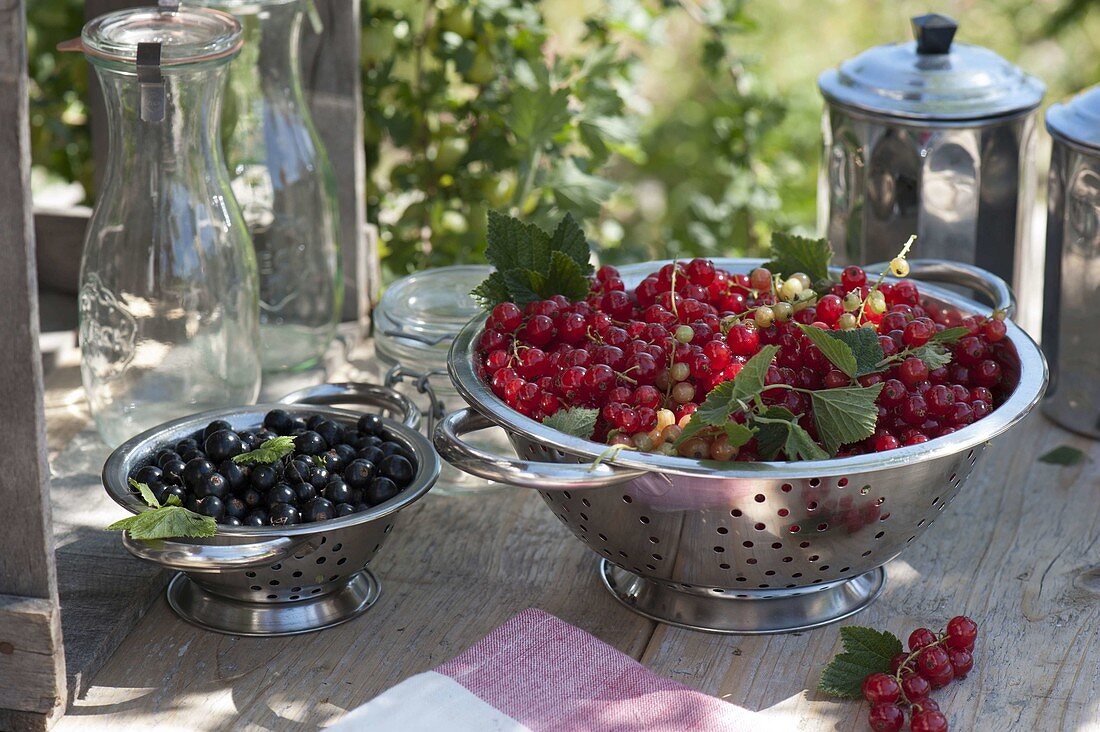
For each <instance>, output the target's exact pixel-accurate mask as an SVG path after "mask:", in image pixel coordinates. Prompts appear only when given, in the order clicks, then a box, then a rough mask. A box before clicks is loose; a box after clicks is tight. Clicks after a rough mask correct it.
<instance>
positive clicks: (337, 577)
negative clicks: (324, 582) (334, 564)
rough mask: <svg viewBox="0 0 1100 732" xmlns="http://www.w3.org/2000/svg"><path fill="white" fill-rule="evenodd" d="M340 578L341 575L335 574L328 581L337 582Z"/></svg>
mask: <svg viewBox="0 0 1100 732" xmlns="http://www.w3.org/2000/svg"><path fill="white" fill-rule="evenodd" d="M338 579H340V575H338V574H334V575H332V576H331V577H329V578H328V581H329V582H335V581H336V580H338Z"/></svg>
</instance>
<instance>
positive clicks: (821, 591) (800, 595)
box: [600, 559, 886, 635]
mask: <svg viewBox="0 0 1100 732" xmlns="http://www.w3.org/2000/svg"><path fill="white" fill-rule="evenodd" d="M600 578H601V579H602V580H603V584H604V587H606V588H607V589H608V591H609V592H610V593H611V594H612V595H613V596H614V597H615V599H617V600H618V601H619V602H621V603H622V604H623V605H626V606H627V607H628V608H630V609H631V610H633V611H634V612H636V613H638V614H639V615H644V616H646V617H647V618H652V619H653V620H656V621H658V622H661V623H667V624H669V625H678V626H680V627H681V628H690V629H692V630H703V631H707V632H710V633H736V634H743V635H759V634H765V633H793V632H795V631H799V630H807V629H809V628H816V627H818V626H820V625H826V624H828V623H833V622H836V621H837V620H841V619H843V618H846V617H848V616H849V615H853V614H854V613H857V612H859V611H860V610H862V609H863V608H865V607H867V606H868V605H869V604H871V603H872V602H873V601H874V600H875V598H876V597H878V594H879V593H880V592H882V588H883V586H884V585H885V583H886V573H885V571H884V570H883V569H882V567H878V568H877V569H873V570H871V571H870V572H867V573H866V574H862V575H860V576H858V577H854V578H852V579H848V580H842V581H840V582H832V583H829V584H827V585H813V586H811V587H800V588H797V589H772V590H742V589H737V590H715V589H711V588H705V587H684V586H683V585H676V586H675V588H674V587H672V586H670V585H671V584H672V583H664V582H657V581H654V580H651V579H647V578H645V577H640V576H638V575H636V574H634V573H633V572H628V571H627V570H625V569H623V568H621V567H618V566H616V565H614V564H612V563H611V562H609V561H607V560H606V559H601V560H600Z"/></svg>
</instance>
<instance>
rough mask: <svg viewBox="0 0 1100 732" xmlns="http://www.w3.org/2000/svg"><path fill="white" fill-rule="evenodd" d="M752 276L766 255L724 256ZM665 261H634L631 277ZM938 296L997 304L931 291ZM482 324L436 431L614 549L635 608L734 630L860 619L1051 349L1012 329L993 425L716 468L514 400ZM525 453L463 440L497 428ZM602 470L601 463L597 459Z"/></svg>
mask: <svg viewBox="0 0 1100 732" xmlns="http://www.w3.org/2000/svg"><path fill="white" fill-rule="evenodd" d="M715 263H716V264H717V265H718V266H720V267H723V268H725V269H727V270H729V271H732V272H746V271H749V270H750V269H751V268H752V267H754V266H757V265H759V264H760V260H717V261H716V262H715ZM662 264H664V262H653V263H647V264H644V265H633V266H631V267H626V268H623V269H622V270H621V273H622V275H623V279H624V281H625V282H626V284H627V286H628V287H629V286H633V285H635V284H636V283H637V282H638V281H639V280H640V279H641V277H643V276H644V275H645V274H646V273H648V272H651V271H654V270H655V269H656V268H658V267H660V266H661V265H662ZM911 267H912V276H913V277H914V278H917V279H931V280H937V281H946V282H948V283H951V284H954V285H958V286H962V287H968V288H974V289H977V290H979V291H981V292H983V293H985V294H987V295H988V296H989V297H990V298H991V299H992V300H993V302H994V304H995V306H996V307H998V308H1000V309H1004V310H1009V311H1011V310H1012V308H1013V300H1012V295H1011V292H1010V291H1009V289H1008V286H1007V285H1006V284H1005V283H1004V282H1003V281H1002V280H1000V279H999V278H997V277H995V276H994V275H991V274H989V273H987V272H985V271H984V270H981V269H979V268H976V267H972V266H969V265H962V264H957V263H950V262H941V261H934V260H925V261H920V260H913V261H912V262H911ZM921 291H922V295H923V296H924V298H925V300H926V301H931V302H934V303H937V304H939V305H949V306H952V307H955V308H957V309H959V310H960V311H962V312H963V313H964V314H969V313H976V312H988V309H987V308H983V307H982V306H981V305H979V304H978V303H977V302H974V301H972V300H970V299H967V298H964V297H962V296H960V295H957V294H955V293H954V292H951V291H949V290H946V289H944V288H941V287H936V286H933V285H927V284H922V285H921ZM483 328H484V317H483V318H480V319H478V320H475V321H474V322H472V323H471V324H470V325H469V326H467V328H466V329H465V330H464V331H463V332H462V334H461V335H460V336H459V337H458V339H457V340H456V341H455V345H454V348H453V350H452V352H451V355H452V357H451V365H450V368H451V378H452V380H453V381H454V383H455V385H456V387H457V388H458V390H459V391H460V392H461V393H462V395H463V397H464V398H465V399H466V400H467V401H468V402H469V403H470V405H471V406H472V408H471V409H467V410H463V411H460V412H456V413H454V414H451V415H449V416H448V417H447V418H446V419H444V421H443V422H442V423H441V424H440V426H439V428H438V429H437V430H436V432H435V444H436V448H437V450H438V451H439V453H440V454H441V455H442V456H443V458H444V459H445V460H447V461H448V462H450V463H451V464H453V465H455V466H456V467H458V468H460V469H462V470H466V471H468V472H470V473H473V474H475V475H479V476H481V477H483V478H487V479H489V480H496V481H501V482H509V483H513V484H515V485H520V486H525V487H530V488H535V489H536V490H538V491H539V493H540V494H541V496H542V498H543V499H544V500H545V501H546V503H547V505H548V506H549V507H550V510H551V511H553V513H554V515H555V516H557V518H558V519H559V520H560V521H561V522H562V523H564V524H565V525H566V526H568V527H569V529H570V530H571V531H572V532H573V533H574V534H575V535H576V536H577V538H579V539H580V540H581V541H582V542H584V543H585V544H586V545H587V546H588V548H589V549H591V550H592V551H593V552H595V553H596V554H598V555H599V556H600V557H601V561H600V576H601V578H602V581H603V583H604V585H605V587H606V588H607V589H608V590H609V591H610V592H611V593H612V594H613V595H614V596H615V597H616V598H617V599H618V600H619V601H620V602H622V603H624V604H626V605H627V606H629V607H631V608H632V609H634V610H635V611H637V612H639V613H641V614H643V615H646V616H649V617H651V618H654V619H656V620H659V621H661V622H666V623H670V624H674V625H680V626H684V627H689V628H694V629H698V630H707V631H714V632H726V633H778V632H790V631H795V630H802V629H806V628H812V627H816V626H818V625H823V624H825V623H830V622H833V621H836V620H839V619H841V618H844V617H847V616H848V615H851V614H852V613H855V612H858V611H859V610H860V609H862V608H863V607H865V606H866V605H867V604H869V603H870V602H871V601H872V600H874V598H875V597H876V596H877V595H878V593H879V592H880V591H881V589H882V586H883V583H884V572H883V569H882V566H883V565H884V564H886V562H888V561H889V560H890V559H892V558H894V557H896V556H897V555H898V554H900V553H901V552H902V551H903V550H904V549H905V547H907V546H908V545H909V544H910V543H912V542H913V541H914V540H916V538H917V537H918V536H920V534H921V533H923V532H924V531H925V530H926V529H927V528H928V527H929V526H931V525H932V524H933V523H934V522H935V520H936V518H937V517H938V516H939V514H940V512H941V511H942V510H943V509H944V508H945V507H946V506H947V504H948V503H950V502H951V500H952V499H953V498H954V497H955V495H956V494H957V493H958V491H959V489H960V487H961V486H962V484H963V483H964V482H965V481H966V479H967V478H968V477H969V476H970V474H971V472H972V471H973V469H974V466H975V464H976V463H977V461H978V459H979V458H980V456H981V454H982V452H983V450H984V449H985V446H986V444H987V443H988V441H989V440H991V439H993V438H994V437H996V436H997V435H999V434H1001V433H1002V432H1004V431H1005V430H1007V429H1009V428H1010V427H1011V426H1012V425H1014V424H1015V423H1016V422H1018V421H1019V420H1020V419H1022V418H1023V417H1024V416H1025V415H1026V414H1027V413H1028V412H1029V411H1030V410H1031V408H1032V407H1033V406H1034V405H1035V404H1036V403H1037V402H1038V400H1039V398H1040V397H1041V396H1042V393H1043V390H1044V388H1045V386H1046V382H1047V370H1046V363H1045V361H1044V360H1043V356H1042V354H1041V352H1040V351H1039V348H1038V346H1036V345H1035V343H1034V342H1033V341H1032V340H1031V339H1030V338H1029V337H1028V336H1027V335H1026V334H1025V333H1024V332H1023V331H1022V330H1020V329H1019V328H1018V327H1017V326H1015V325H1014V324H1012V323H1009V324H1008V339H1009V343H1010V344H1011V348H1012V358H1011V359H1010V361H1011V363H1006V364H1004V367H1005V371H1006V373H1007V374H1008V375H1009V377H1010V378H1011V379H1013V380H1014V381H1015V388H1014V390H1013V391H1012V393H1011V395H1010V396H1009V397H1008V398H1007V400H1006V401H1005V403H1004V404H1002V405H1000V406H999V407H998V408H997V409H995V410H994V411H993V412H992V413H991V414H989V415H988V416H986V417H985V418H984V419H982V420H980V421H978V422H976V423H974V424H972V425H970V426H968V427H966V428H964V429H961V430H959V431H958V432H956V433H954V434H952V435H949V436H945V437H942V438H938V439H934V440H930V441H929V442H927V443H925V444H922V445H915V446H911V447H903V448H900V449H897V450H892V451H890V452H887V453H881V454H873V455H859V456H854V457H848V458H840V459H834V460H820V461H805V462H760V463H718V462H714V461H698V460H691V459H688V458H680V457H666V456H662V455H657V454H646V453H637V452H630V451H622V452H619V453H618V454H617V455H615V456H614V457H613V458H611V459H610V460H607V461H605V462H604V463H602V464H600V465H599V466H598V467H595V468H593V467H591V463H592V462H593V461H594V460H595V459H596V458H597V457H598V456H600V455H602V454H605V453H606V450H607V446H606V445H603V444H600V443H596V442H592V441H590V440H585V439H580V438H574V437H570V436H568V435H565V434H563V433H561V432H557V431H556V430H552V429H549V428H547V427H545V426H544V425H542V424H540V423H539V422H536V421H534V420H531V419H529V418H527V417H524V416H523V415H521V414H519V413H518V412H515V411H514V410H512V409H511V408H509V407H508V406H507V405H506V404H504V402H503V401H501V400H500V399H498V398H497V397H496V395H494V394H493V392H492V391H491V390H490V389H489V388H488V387H487V386H486V385H485V384H484V383H483V382H482V381H481V379H480V378H479V377H478V376H477V374H476V373H475V368H474V358H475V351H476V343H477V340H478V338H479V337H480V335H481V332H482V330H483ZM493 424H496V425H500V426H501V427H503V428H504V430H505V431H506V432H507V433H508V435H509V438H510V440H511V442H512V445H513V447H514V448H515V450H516V453H517V455H518V456H519V458H520V459H518V460H517V459H515V458H511V457H505V456H501V455H492V454H489V453H487V452H485V451H483V450H480V449H478V448H476V447H474V446H472V445H470V444H469V443H468V442H465V441H464V440H463V439H462V435H464V434H466V433H468V432H472V431H475V430H478V429H482V428H484V427H487V426H490V425H493ZM586 464H588V465H586Z"/></svg>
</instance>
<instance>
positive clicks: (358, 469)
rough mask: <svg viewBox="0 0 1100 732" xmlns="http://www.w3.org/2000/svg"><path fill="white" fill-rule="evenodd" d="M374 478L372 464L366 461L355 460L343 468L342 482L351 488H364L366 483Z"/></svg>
mask: <svg viewBox="0 0 1100 732" xmlns="http://www.w3.org/2000/svg"><path fill="white" fill-rule="evenodd" d="M373 477H374V463H372V462H370V461H368V460H361V459H356V460H352V461H351V463H350V464H349V465H348V466H347V467H346V468H344V480H345V481H346V482H347V484H348V485H349V486H351V487H352V488H366V487H367V483H369V482H370V479H371V478H373Z"/></svg>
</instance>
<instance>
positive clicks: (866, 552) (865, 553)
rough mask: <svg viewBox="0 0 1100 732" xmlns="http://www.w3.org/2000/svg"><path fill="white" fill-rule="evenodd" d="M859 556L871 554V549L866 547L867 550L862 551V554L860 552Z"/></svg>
mask: <svg viewBox="0 0 1100 732" xmlns="http://www.w3.org/2000/svg"><path fill="white" fill-rule="evenodd" d="M860 556H861V557H869V556H871V550H870V549H868V550H867V551H865V552H863V554H860Z"/></svg>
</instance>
